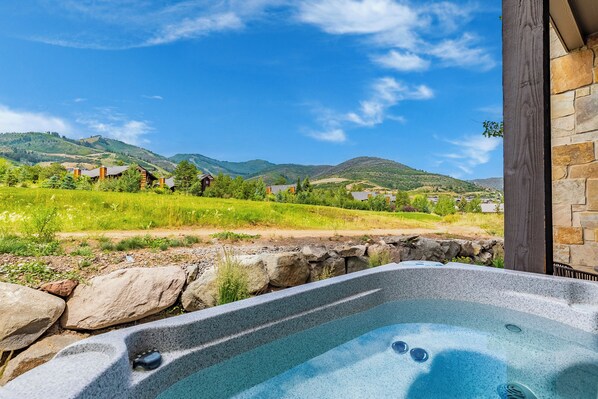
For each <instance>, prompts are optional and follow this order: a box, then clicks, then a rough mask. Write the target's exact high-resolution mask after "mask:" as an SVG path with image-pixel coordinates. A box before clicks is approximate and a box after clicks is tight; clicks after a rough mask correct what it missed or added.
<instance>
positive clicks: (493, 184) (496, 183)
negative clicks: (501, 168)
mask: <svg viewBox="0 0 598 399" xmlns="http://www.w3.org/2000/svg"><path fill="white" fill-rule="evenodd" d="M470 182H472V183H474V184H477V185H478V186H482V187H485V188H490V189H493V190H500V191H504V190H505V179H504V178H502V177H489V178H487V179H475V180H470Z"/></svg>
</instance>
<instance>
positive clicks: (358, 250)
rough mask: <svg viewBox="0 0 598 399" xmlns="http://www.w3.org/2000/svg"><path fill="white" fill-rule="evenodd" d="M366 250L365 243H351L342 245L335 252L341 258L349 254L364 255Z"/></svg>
mask: <svg viewBox="0 0 598 399" xmlns="http://www.w3.org/2000/svg"><path fill="white" fill-rule="evenodd" d="M366 250H367V246H365V245H353V246H352V247H343V248H341V249H339V250H337V252H338V254H339V255H340V256H342V257H343V258H348V257H349V256H364V255H365V251H366Z"/></svg>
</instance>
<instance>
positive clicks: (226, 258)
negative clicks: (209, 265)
mask: <svg viewBox="0 0 598 399" xmlns="http://www.w3.org/2000/svg"><path fill="white" fill-rule="evenodd" d="M217 275H218V277H217V286H218V305H224V304H225V303H231V302H235V301H239V300H241V299H245V298H249V288H248V286H249V282H248V278H247V273H246V272H245V270H244V269H243V266H242V265H241V264H240V263H239V261H238V260H237V259H236V258H235V257H234V256H233V254H232V253H231V252H230V251H228V250H226V249H225V250H224V253H223V255H222V257H221V258H220V259H219V260H218V270H217Z"/></svg>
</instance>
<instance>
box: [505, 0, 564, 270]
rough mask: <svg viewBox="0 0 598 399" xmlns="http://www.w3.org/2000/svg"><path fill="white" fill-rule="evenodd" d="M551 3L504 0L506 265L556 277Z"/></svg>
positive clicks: (509, 267) (510, 267)
mask: <svg viewBox="0 0 598 399" xmlns="http://www.w3.org/2000/svg"><path fill="white" fill-rule="evenodd" d="M548 22H549V13H548V0H526V1H521V0H503V95H504V130H505V139H504V168H505V170H504V176H505V267H506V268H508V269H514V270H521V271H527V272H535V273H547V274H552V216H551V199H552V190H551V183H550V182H551V159H550V70H549V59H550V58H549V25H548Z"/></svg>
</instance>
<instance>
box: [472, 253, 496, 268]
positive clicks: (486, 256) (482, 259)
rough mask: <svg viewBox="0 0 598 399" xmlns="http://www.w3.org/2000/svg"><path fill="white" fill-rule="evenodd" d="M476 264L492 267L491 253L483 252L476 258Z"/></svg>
mask: <svg viewBox="0 0 598 399" xmlns="http://www.w3.org/2000/svg"><path fill="white" fill-rule="evenodd" d="M474 260H475V262H476V263H482V264H484V265H491V264H492V254H491V253H490V252H481V253H480V254H479V255H478V256H476V257H475V259H474Z"/></svg>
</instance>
